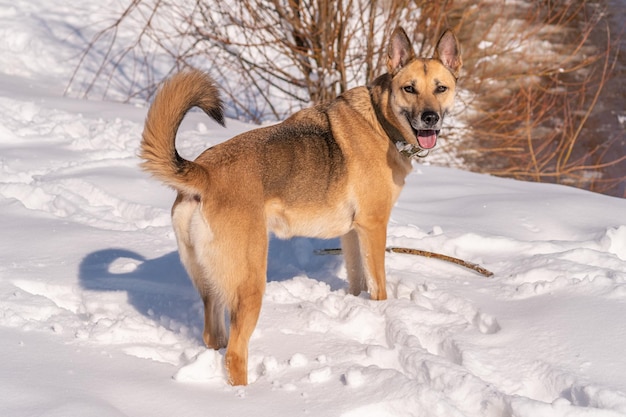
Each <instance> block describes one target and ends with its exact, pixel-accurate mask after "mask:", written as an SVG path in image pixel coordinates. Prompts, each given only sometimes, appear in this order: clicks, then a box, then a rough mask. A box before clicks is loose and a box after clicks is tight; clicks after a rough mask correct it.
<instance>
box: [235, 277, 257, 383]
mask: <svg viewBox="0 0 626 417" xmlns="http://www.w3.org/2000/svg"><path fill="white" fill-rule="evenodd" d="M264 290H265V275H264V274H263V275H261V276H253V275H250V276H248V277H247V282H246V283H244V284H242V285H240V286H239V288H238V289H237V296H236V301H235V305H234V306H233V308H232V309H231V311H230V337H229V339H228V347H227V348H226V357H225V364H226V369H227V371H228V382H229V383H230V384H232V385H247V384H248V343H249V341H250V336H251V335H252V332H253V331H254V328H255V327H256V323H257V321H258V319H259V313H260V312H261V301H262V298H263V292H264Z"/></svg>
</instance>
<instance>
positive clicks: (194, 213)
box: [172, 195, 227, 349]
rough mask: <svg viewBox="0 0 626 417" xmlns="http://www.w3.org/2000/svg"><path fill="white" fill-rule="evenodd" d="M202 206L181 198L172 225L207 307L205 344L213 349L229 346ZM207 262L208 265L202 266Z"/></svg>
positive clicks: (180, 251) (188, 272)
mask: <svg viewBox="0 0 626 417" xmlns="http://www.w3.org/2000/svg"><path fill="white" fill-rule="evenodd" d="M199 208H200V206H199V204H198V203H197V202H196V201H194V200H193V199H185V198H184V197H183V196H181V195H179V196H178V198H177V200H176V203H174V207H173V208H172V224H173V226H174V232H175V234H176V240H177V242H178V253H179V255H180V260H181V262H182V264H183V266H184V267H185V270H186V271H187V274H189V277H190V278H191V280H192V282H193V284H194V286H195V287H196V289H197V290H198V293H200V297H202V302H203V304H204V331H203V334H202V339H203V340H204V344H205V345H206V346H207V347H209V348H212V349H220V348H223V347H225V346H226V343H227V336H226V326H225V322H224V308H225V304H224V300H223V293H222V292H221V291H220V290H219V289H218V287H217V286H216V285H215V283H214V282H213V280H212V278H213V277H212V276H211V274H212V273H213V271H212V270H211V268H210V266H209V265H206V260H207V259H208V258H209V254H208V253H206V250H207V248H209V242H210V241H211V240H212V236H211V231H210V228H209V226H208V224H207V223H206V222H205V221H204V220H203V219H202V214H201V213H200V210H199ZM202 261H204V263H203V262H202Z"/></svg>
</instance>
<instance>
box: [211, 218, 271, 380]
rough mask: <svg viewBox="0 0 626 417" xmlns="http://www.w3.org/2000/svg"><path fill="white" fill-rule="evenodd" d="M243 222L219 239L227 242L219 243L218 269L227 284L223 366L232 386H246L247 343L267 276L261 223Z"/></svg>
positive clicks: (265, 233) (266, 244)
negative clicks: (227, 320) (220, 259)
mask: <svg viewBox="0 0 626 417" xmlns="http://www.w3.org/2000/svg"><path fill="white" fill-rule="evenodd" d="M246 220H248V221H245V220H244V221H242V219H238V221H239V222H240V223H239V224H238V227H230V228H229V229H227V233H228V236H222V237H224V239H225V240H228V242H223V243H224V246H223V248H222V252H221V253H222V254H223V255H225V256H224V258H223V259H224V262H223V263H222V268H223V271H224V272H225V273H226V275H225V278H226V279H227V280H228V283H227V285H228V290H227V294H228V301H227V302H228V307H229V311H230V334H229V337H228V346H227V348H226V355H225V366H226V370H227V372H228V382H229V383H230V384H232V385H247V383H248V343H249V341H250V336H251V335H252V332H253V331H254V328H255V327H256V324H257V321H258V319H259V314H260V312H261V302H262V301H263V293H264V292H265V281H266V273H267V255H268V246H269V238H268V235H267V231H266V229H265V222H264V221H261V220H260V221H258V222H254V221H252V220H251V219H249V218H248V219H246ZM263 220H264V219H263ZM231 226H232V224H231ZM237 236H238V237H237Z"/></svg>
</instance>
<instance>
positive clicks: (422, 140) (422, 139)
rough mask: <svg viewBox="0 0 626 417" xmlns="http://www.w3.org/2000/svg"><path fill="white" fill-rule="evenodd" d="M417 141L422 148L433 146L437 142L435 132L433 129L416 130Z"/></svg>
mask: <svg viewBox="0 0 626 417" xmlns="http://www.w3.org/2000/svg"><path fill="white" fill-rule="evenodd" d="M417 143H419V145H420V148H422V149H431V148H434V147H435V145H436V144H437V132H436V131H435V130H420V131H418V132H417Z"/></svg>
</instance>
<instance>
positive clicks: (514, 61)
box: [460, 1, 626, 193]
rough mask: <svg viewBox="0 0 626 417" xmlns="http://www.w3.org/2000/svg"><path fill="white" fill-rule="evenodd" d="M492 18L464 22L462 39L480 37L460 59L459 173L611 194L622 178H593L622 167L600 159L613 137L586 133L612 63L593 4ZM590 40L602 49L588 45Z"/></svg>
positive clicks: (524, 9)
mask: <svg viewBox="0 0 626 417" xmlns="http://www.w3.org/2000/svg"><path fill="white" fill-rule="evenodd" d="M538 6H541V7H538ZM492 13H493V14H495V18H493V19H485V17H484V16H482V17H481V18H480V19H474V20H471V19H468V20H466V21H465V22H464V26H465V27H466V29H465V30H466V31H467V30H468V28H480V29H479V32H480V33H481V35H480V36H481V38H482V41H480V42H474V43H471V45H474V46H475V48H474V49H473V50H471V52H470V54H469V56H467V55H466V57H465V59H466V62H468V65H469V66H471V68H472V75H469V74H468V77H467V78H466V79H465V80H464V86H465V88H467V89H469V90H470V91H472V92H473V94H474V98H475V102H474V103H473V105H472V109H473V111H472V112H470V113H469V118H468V119H467V122H468V126H469V128H468V133H467V134H468V136H469V137H470V138H471V139H470V143H471V144H472V148H471V150H465V151H463V150H460V153H461V156H462V158H463V160H464V163H465V165H466V166H469V167H470V168H471V169H473V170H475V171H480V172H488V173H491V174H494V175H499V176H506V177H514V178H518V179H524V180H534V181H543V182H556V183H562V184H569V185H575V186H577V187H581V188H587V189H591V190H595V191H599V192H613V193H619V188H618V187H619V185H620V184H621V183H623V181H624V178H626V177H624V176H623V174H622V175H618V176H613V177H607V176H605V175H603V174H604V172H605V169H606V168H607V167H610V166H617V165H619V164H623V162H624V161H625V160H626V156H624V155H621V154H618V155H612V154H610V153H609V152H608V149H610V148H611V146H612V145H614V144H616V143H617V142H618V141H619V140H620V139H621V140H623V137H622V138H620V137H619V136H615V137H601V138H599V137H598V133H597V132H594V128H593V127H590V126H589V124H588V122H589V119H590V116H591V115H592V114H593V113H594V111H595V109H596V106H597V104H598V99H599V97H600V94H601V93H602V90H603V88H604V86H605V85H606V82H607V80H608V77H609V76H610V74H611V71H612V69H613V66H614V64H615V62H616V61H615V60H616V57H617V48H615V47H614V45H615V44H614V40H613V39H611V34H610V30H609V28H608V26H607V25H606V21H605V20H604V16H605V14H604V10H603V9H602V8H600V7H599V6H598V5H597V4H596V3H595V2H585V1H581V2H565V1H562V2H559V1H555V2H528V3H527V4H526V5H524V4H522V3H518V5H517V7H516V8H514V9H510V8H509V9H508V10H504V9H500V10H499V9H497V8H493V9H492ZM486 22H490V23H489V24H485V23H486ZM600 32H601V33H604V36H605V39H606V41H605V42H606V43H605V45H604V46H603V47H602V46H601V47H598V46H597V45H595V46H594V45H592V44H591V42H590V41H589V38H590V36H591V35H592V34H595V35H596V36H598V35H599V34H601V33H600ZM474 33H475V32H474ZM622 172H623V171H622Z"/></svg>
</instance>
